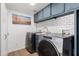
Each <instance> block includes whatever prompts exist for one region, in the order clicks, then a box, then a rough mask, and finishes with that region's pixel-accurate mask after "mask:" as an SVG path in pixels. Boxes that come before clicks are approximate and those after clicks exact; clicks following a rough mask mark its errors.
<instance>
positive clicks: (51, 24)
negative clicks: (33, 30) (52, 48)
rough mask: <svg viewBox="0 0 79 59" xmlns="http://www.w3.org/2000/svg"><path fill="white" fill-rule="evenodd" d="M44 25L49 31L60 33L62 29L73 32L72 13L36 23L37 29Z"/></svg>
mask: <svg viewBox="0 0 79 59" xmlns="http://www.w3.org/2000/svg"><path fill="white" fill-rule="evenodd" d="M43 25H44V26H46V27H47V28H48V30H49V32H51V33H62V30H66V29H67V30H69V31H70V33H71V34H72V35H73V34H74V14H70V15H66V16H63V17H58V18H56V19H52V20H48V21H44V22H41V23H38V24H37V30H38V29H40V28H42V26H43ZM42 30H43V29H42Z"/></svg>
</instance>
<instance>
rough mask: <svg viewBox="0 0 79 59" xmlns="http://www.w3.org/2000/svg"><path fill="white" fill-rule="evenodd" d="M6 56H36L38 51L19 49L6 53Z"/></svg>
mask: <svg viewBox="0 0 79 59" xmlns="http://www.w3.org/2000/svg"><path fill="white" fill-rule="evenodd" d="M8 56H38V53H36V52H35V53H32V54H31V53H30V52H28V50H27V49H21V50H17V51H14V52H11V53H9V54H8Z"/></svg>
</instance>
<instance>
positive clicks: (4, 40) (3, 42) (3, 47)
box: [0, 3, 7, 55]
mask: <svg viewBox="0 0 79 59" xmlns="http://www.w3.org/2000/svg"><path fill="white" fill-rule="evenodd" d="M0 23H1V27H0V29H1V55H7V38H6V37H5V36H6V35H7V9H6V7H5V4H4V3H1V22H0Z"/></svg>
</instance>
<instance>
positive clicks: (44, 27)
mask: <svg viewBox="0 0 79 59" xmlns="http://www.w3.org/2000/svg"><path fill="white" fill-rule="evenodd" d="M44 29H46V31H47V33H48V27H46V26H44V25H43V30H44ZM44 32H45V31H44Z"/></svg>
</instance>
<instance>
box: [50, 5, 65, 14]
mask: <svg viewBox="0 0 79 59" xmlns="http://www.w3.org/2000/svg"><path fill="white" fill-rule="evenodd" d="M51 8H52V15H56V14H59V13H63V12H64V3H52V7H51Z"/></svg>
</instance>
